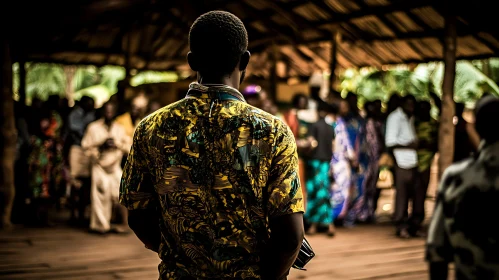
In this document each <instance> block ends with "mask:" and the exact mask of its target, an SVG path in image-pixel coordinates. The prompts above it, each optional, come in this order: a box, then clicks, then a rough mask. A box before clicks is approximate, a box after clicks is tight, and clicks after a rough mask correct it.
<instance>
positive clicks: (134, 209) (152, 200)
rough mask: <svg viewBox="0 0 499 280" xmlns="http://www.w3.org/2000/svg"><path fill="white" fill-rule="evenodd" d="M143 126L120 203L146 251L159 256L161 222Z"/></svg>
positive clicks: (126, 171)
mask: <svg viewBox="0 0 499 280" xmlns="http://www.w3.org/2000/svg"><path fill="white" fill-rule="evenodd" d="M141 133H142V127H141V126H140V125H139V127H138V128H137V130H136V132H135V136H134V138H133V144H132V148H131V150H130V153H129V155H128V160H127V163H126V165H125V169H124V170H123V176H122V178H121V187H120V203H121V204H122V205H123V206H125V207H126V208H127V209H128V213H129V216H128V224H129V226H130V228H131V229H132V230H133V231H134V232H135V234H136V235H137V237H138V238H139V239H140V241H142V243H144V245H146V248H148V249H150V250H152V251H155V252H157V251H158V250H159V244H160V242H161V233H160V227H159V223H160V219H161V217H160V216H159V212H158V210H157V194H156V192H155V190H154V183H153V179H152V178H153V177H152V176H153V175H152V174H151V173H150V171H149V168H148V161H147V158H148V155H147V149H145V147H144V146H143V145H146V144H145V143H144V142H143V141H142V139H141V138H142V137H141Z"/></svg>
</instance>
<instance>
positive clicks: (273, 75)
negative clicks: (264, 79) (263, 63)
mask: <svg viewBox="0 0 499 280" xmlns="http://www.w3.org/2000/svg"><path fill="white" fill-rule="evenodd" d="M277 51H278V50H277V45H276V44H275V41H272V49H271V50H270V52H271V65H270V79H269V80H270V86H269V97H270V100H272V101H274V102H275V101H276V98H277Z"/></svg>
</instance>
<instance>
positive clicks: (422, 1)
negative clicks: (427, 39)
mask: <svg viewBox="0 0 499 280" xmlns="http://www.w3.org/2000/svg"><path fill="white" fill-rule="evenodd" d="M318 2H319V1H318V0H315V1H314V4H316V3H318ZM321 2H322V1H321ZM432 3H434V1H431V0H393V1H391V4H389V5H386V6H368V8H365V9H359V10H357V11H353V12H351V13H348V14H339V13H335V14H334V16H332V17H331V20H320V21H316V22H314V23H313V24H314V27H316V28H319V27H321V26H325V25H332V24H340V23H344V22H349V21H351V20H354V19H358V18H363V17H366V16H373V15H374V16H379V15H386V14H390V13H393V12H397V11H407V10H412V9H416V8H421V7H426V6H429V5H431V4H432ZM316 5H317V4H316ZM326 6H327V5H326Z"/></svg>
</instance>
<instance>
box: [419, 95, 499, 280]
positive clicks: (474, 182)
mask: <svg viewBox="0 0 499 280" xmlns="http://www.w3.org/2000/svg"><path fill="white" fill-rule="evenodd" d="M498 112H499V99H498V98H497V97H494V96H490V95H489V96H485V97H482V98H481V99H480V100H479V101H478V102H477V104H476V107H475V119H476V121H475V129H476V132H477V133H478V135H479V136H480V138H481V143H480V147H479V149H478V153H477V154H476V155H474V156H473V157H471V156H470V157H468V159H465V160H463V161H461V162H458V163H454V164H453V165H451V166H450V167H448V168H447V169H446V170H445V172H444V174H443V175H442V179H441V180H440V185H439V187H438V191H437V200H436V204H435V211H434V213H433V217H432V220H431V224H430V229H429V234H428V240H427V244H426V260H427V261H428V262H429V268H430V269H429V273H430V279H432V280H440V279H447V277H448V266H449V263H454V268H455V279H458V280H462V279H470V280H471V279H499V258H498V255H499V254H498V250H499V227H498V226H497V224H496V222H495V221H497V213H499V203H498V202H499V130H497V127H496V124H495V123H496V122H497V117H498Z"/></svg>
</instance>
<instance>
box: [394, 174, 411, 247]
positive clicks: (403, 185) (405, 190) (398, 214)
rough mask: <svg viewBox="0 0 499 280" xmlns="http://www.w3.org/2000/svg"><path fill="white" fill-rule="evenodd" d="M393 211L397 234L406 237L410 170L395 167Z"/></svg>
mask: <svg viewBox="0 0 499 280" xmlns="http://www.w3.org/2000/svg"><path fill="white" fill-rule="evenodd" d="M395 173H396V176H395V178H396V179H395V180H396V181H395V185H396V195H395V213H394V222H395V225H396V227H397V234H398V235H400V236H401V237H404V238H405V237H408V224H407V216H408V215H407V208H408V207H409V196H410V192H411V190H410V185H411V183H412V182H411V179H412V177H413V176H411V173H412V170H407V169H403V168H400V167H398V166H396V167H395Z"/></svg>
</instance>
